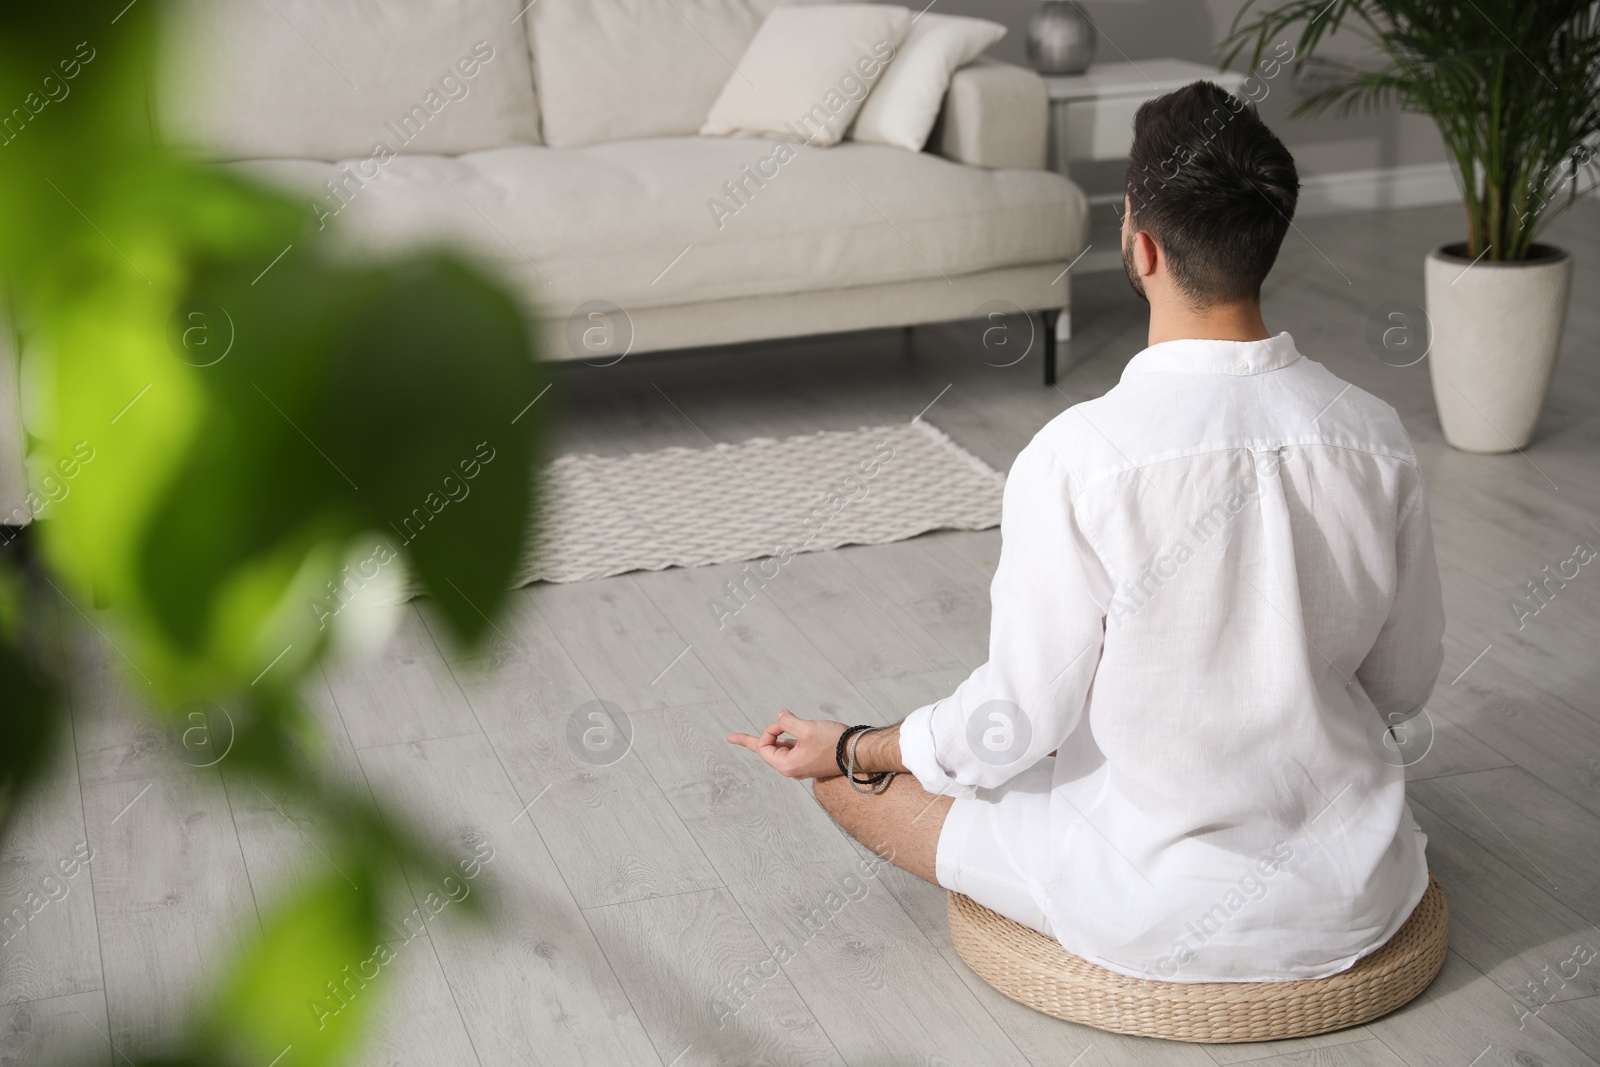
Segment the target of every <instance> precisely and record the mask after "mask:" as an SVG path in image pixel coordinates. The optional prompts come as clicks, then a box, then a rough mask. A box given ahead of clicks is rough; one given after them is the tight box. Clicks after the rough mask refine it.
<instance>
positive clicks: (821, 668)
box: [634, 566, 859, 721]
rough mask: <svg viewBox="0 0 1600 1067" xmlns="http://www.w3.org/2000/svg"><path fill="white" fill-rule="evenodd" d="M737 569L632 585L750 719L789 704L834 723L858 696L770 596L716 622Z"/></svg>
mask: <svg viewBox="0 0 1600 1067" xmlns="http://www.w3.org/2000/svg"><path fill="white" fill-rule="evenodd" d="M737 572H738V568H736V567H731V566H718V567H695V568H693V569H691V570H670V571H658V572H654V573H651V574H640V575H635V576H634V580H635V581H636V582H637V583H638V584H639V586H640V588H642V589H643V590H644V591H645V593H646V595H648V596H649V597H650V600H651V602H652V603H654V604H655V606H656V607H657V608H658V609H660V611H661V614H662V615H664V616H665V617H666V618H667V620H668V621H669V622H671V623H672V625H673V628H674V629H676V630H677V631H678V633H680V634H682V635H683V637H684V638H685V640H687V641H689V642H690V643H692V644H693V646H694V651H695V655H696V656H698V657H699V659H700V662H701V663H704V664H705V665H706V668H707V669H708V670H710V671H711V674H712V676H713V677H715V678H716V680H717V682H718V683H719V684H720V685H721V686H722V688H723V690H724V691H725V692H727V694H728V696H729V698H730V699H732V700H733V701H734V702H735V703H737V704H738V705H739V706H740V708H742V709H743V710H744V711H746V712H747V713H748V714H751V715H756V716H758V717H759V716H769V717H770V716H772V715H775V714H776V713H777V712H778V710H779V709H780V708H785V707H787V708H789V709H791V710H793V711H794V712H795V713H796V714H798V715H804V716H807V717H810V718H818V717H820V718H838V717H839V715H838V713H839V712H840V711H842V710H843V709H845V708H847V707H848V706H849V705H850V704H851V703H853V702H854V701H855V700H857V699H859V697H858V695H857V694H856V692H855V690H854V689H852V688H851V687H850V682H849V680H848V679H846V678H845V677H844V675H842V674H840V673H839V671H838V669H837V668H835V667H834V666H833V664H831V663H829V662H828V660H827V658H826V657H825V656H824V655H823V654H822V653H821V652H820V651H818V650H817V648H816V646H815V645H814V644H812V643H811V642H810V641H809V640H808V639H807V638H806V636H805V635H804V634H803V633H802V632H801V631H800V629H799V628H798V627H796V626H795V624H794V623H793V622H792V621H791V620H790V619H789V618H788V616H787V615H785V614H784V613H783V611H782V609H781V608H780V607H779V606H778V605H777V604H775V603H774V602H773V599H772V597H770V596H765V597H760V596H758V597H757V598H756V599H755V600H754V601H753V602H750V603H748V604H747V605H746V606H745V607H744V608H743V609H742V610H740V611H739V613H738V614H737V615H736V616H734V617H733V618H732V619H731V620H730V619H727V618H725V617H724V618H722V619H721V620H720V625H719V617H718V616H717V615H716V614H715V613H714V612H713V610H712V605H713V604H714V603H716V602H719V601H721V600H722V598H723V597H724V596H725V595H726V593H725V590H724V589H723V583H724V582H728V581H732V580H733V579H734V576H735V575H736V574H737ZM779 581H782V579H781V578H780V579H779ZM768 721H770V718H769V719H768Z"/></svg>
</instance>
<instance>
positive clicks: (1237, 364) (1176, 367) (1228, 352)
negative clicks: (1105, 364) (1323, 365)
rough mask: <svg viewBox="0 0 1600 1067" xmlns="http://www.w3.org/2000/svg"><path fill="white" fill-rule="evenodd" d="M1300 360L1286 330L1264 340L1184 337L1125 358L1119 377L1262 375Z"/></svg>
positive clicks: (1292, 340) (1298, 353) (1292, 339)
mask: <svg viewBox="0 0 1600 1067" xmlns="http://www.w3.org/2000/svg"><path fill="white" fill-rule="evenodd" d="M1298 359H1300V352H1299V350H1298V349H1296V348H1295V346H1294V338H1292V337H1290V336H1289V334H1288V333H1287V332H1285V333H1280V334H1278V335H1277V336H1275V337H1268V338H1267V339H1266V340H1264V341H1211V340H1202V339H1200V338H1186V339H1184V340H1181V341H1163V342H1161V343H1160V344H1157V345H1151V346H1150V347H1149V348H1146V349H1145V350H1144V351H1143V352H1140V353H1139V354H1138V355H1136V356H1134V357H1133V358H1132V359H1131V360H1129V361H1128V365H1127V367H1126V368H1125V369H1124V370H1123V372H1122V378H1123V380H1124V381H1126V380H1127V379H1128V378H1130V377H1132V376H1134V375H1139V374H1265V373H1266V372H1267V371H1273V370H1279V369H1280V368H1283V367H1287V366H1288V365H1289V364H1291V363H1294V362H1295V361H1297V360H1298Z"/></svg>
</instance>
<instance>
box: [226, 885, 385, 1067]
mask: <svg viewBox="0 0 1600 1067" xmlns="http://www.w3.org/2000/svg"><path fill="white" fill-rule="evenodd" d="M341 866H343V865H341ZM346 870H347V873H349V874H350V875H351V877H352V878H354V879H355V885H357V886H359V885H361V884H362V882H368V883H369V884H370V882H371V880H372V879H373V878H375V877H376V874H375V872H373V871H372V870H370V869H368V868H366V867H364V866H358V865H356V864H354V863H351V864H350V865H349V867H348V868H346ZM392 936H393V935H392V934H385V933H384V932H383V929H382V927H381V924H380V921H379V918H378V910H377V907H376V905H375V901H374V898H373V895H372V894H370V893H363V892H358V891H356V890H355V889H353V888H352V885H351V883H350V882H347V881H346V880H345V878H344V876H343V875H340V874H337V873H334V874H330V875H329V876H327V877H323V878H319V879H317V880H315V881H313V882H311V883H310V884H308V885H306V886H304V887H303V888H301V889H299V890H297V891H296V892H294V893H292V894H290V895H289V896H288V898H286V899H285V900H282V901H280V902H279V903H278V904H277V905H276V906H275V907H274V909H273V911H272V913H271V914H269V915H267V916H266V917H265V918H264V919H263V921H262V926H261V936H260V937H259V938H258V939H257V940H256V941H255V942H254V943H253V944H252V945H250V946H248V947H247V948H245V949H244V951H243V952H242V953H241V954H240V955H239V956H238V957H237V959H236V960H235V961H234V966H233V971H232V974H231V976H230V977H229V978H228V979H227V980H226V981H225V982H224V984H223V989H222V993H221V995H220V996H219V997H218V998H217V1001H216V1004H215V1006H214V1007H213V1009H212V1013H211V1017H210V1018H209V1020H208V1022H207V1023H206V1024H204V1025H203V1028H204V1029H206V1030H208V1031H210V1032H212V1033H213V1034H216V1035H226V1037H225V1038H224V1041H223V1050H224V1051H225V1052H228V1053H232V1054H233V1056H234V1057H235V1058H237V1059H239V1060H242V1061H251V1060H254V1061H255V1062H260V1063H267V1062H270V1061H272V1060H273V1059H274V1058H275V1057H277V1056H278V1055H279V1054H281V1053H282V1052H283V1051H284V1049H285V1048H286V1047H290V1046H292V1047H293V1050H294V1060H293V1062H294V1063H295V1064H297V1065H299V1067H317V1065H320V1064H329V1063H334V1062H337V1060H338V1058H339V1057H340V1056H341V1055H342V1054H343V1053H344V1052H346V1051H347V1050H349V1049H350V1048H351V1047H352V1045H353V1044H354V1042H355V1041H356V1040H357V1039H358V1038H359V1037H360V1036H361V1033H362V1030H363V1028H364V1027H365V1025H366V1024H367V1022H368V1020H369V1019H370V1017H371V1014H372V1009H373V1008H374V1006H375V1005H376V1004H377V1000H378V997H377V995H376V993H377V991H376V990H375V989H372V988H370V987H372V986H377V985H380V984H382V983H385V982H390V983H392V982H393V981H394V980H395V979H394V976H393V975H392V974H390V973H388V971H387V966H388V964H389V963H392V962H393V959H394V952H393V950H392V949H390V948H388V947H387V946H386V945H384V944H383V941H384V939H385V938H386V937H392Z"/></svg>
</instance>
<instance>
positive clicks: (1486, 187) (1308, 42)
mask: <svg viewBox="0 0 1600 1067" xmlns="http://www.w3.org/2000/svg"><path fill="white" fill-rule="evenodd" d="M1257 5H1258V0H1246V3H1245V5H1244V6H1243V7H1242V8H1241V9H1240V11H1239V13H1238V15H1237V16H1236V17H1235V18H1234V21H1233V25H1232V26H1231V27H1230V30H1229V33H1228V36H1227V38H1226V39H1224V41H1223V42H1222V48H1223V50H1224V51H1223V60H1222V62H1223V65H1224V66H1226V65H1228V64H1230V63H1232V62H1233V60H1234V59H1236V58H1237V57H1238V56H1239V55H1240V54H1241V53H1242V52H1243V51H1244V50H1245V49H1247V48H1249V49H1251V53H1250V54H1251V64H1252V65H1254V64H1255V63H1257V62H1259V61H1260V58H1261V56H1262V54H1263V52H1264V51H1265V50H1266V49H1267V48H1268V47H1269V45H1270V44H1271V43H1272V42H1275V41H1281V40H1285V39H1289V38H1293V37H1295V33H1294V31H1295V30H1296V29H1297V28H1298V37H1297V39H1296V44H1295V55H1296V58H1297V59H1299V60H1304V59H1306V58H1309V57H1310V56H1311V55H1313V54H1314V53H1315V52H1316V50H1317V48H1318V47H1319V46H1320V45H1321V44H1322V42H1323V41H1324V40H1326V39H1327V38H1329V37H1332V36H1333V35H1335V34H1337V33H1339V32H1341V31H1345V32H1348V33H1355V34H1359V35H1360V36H1361V37H1363V38H1365V39H1367V40H1369V41H1371V42H1372V43H1373V44H1374V45H1375V46H1376V47H1377V48H1378V49H1379V50H1380V51H1381V52H1382V53H1383V56H1384V59H1385V60H1386V65H1385V66H1384V67H1383V69H1381V70H1377V71H1357V72H1354V73H1351V74H1350V75H1349V76H1348V77H1345V78H1343V79H1341V80H1339V81H1337V82H1335V83H1334V84H1332V85H1330V86H1328V87H1326V88H1323V89H1320V90H1318V91H1316V92H1314V93H1312V94H1310V95H1309V96H1307V97H1306V98H1305V99H1304V100H1302V101H1301V102H1300V103H1299V104H1298V105H1297V106H1296V107H1295V109H1294V112H1293V114H1294V115H1296V116H1300V115H1307V114H1317V113H1320V112H1324V111H1327V110H1330V109H1336V111H1337V113H1338V114H1340V115H1348V114H1352V113H1355V112H1361V111H1371V110H1376V109H1380V108H1386V107H1399V108H1401V109H1402V110H1405V111H1411V112H1415V113H1417V114H1423V115H1427V116H1429V117H1430V118H1432V119H1433V121H1434V124H1435V125H1436V126H1438V128H1439V133H1440V135H1441V137H1443V139H1444V143H1445V147H1446V148H1447V150H1448V151H1449V153H1450V157H1451V160H1452V161H1453V162H1454V164H1455V166H1456V169H1457V171H1458V173H1459V176H1460V179H1461V183H1462V198H1463V200H1464V202H1465V207H1466V214H1467V251H1468V254H1469V255H1472V256H1477V255H1479V254H1485V255H1486V256H1487V258H1489V259H1506V260H1515V259H1524V258H1526V257H1527V256H1528V255H1529V253H1530V252H1531V251H1532V248H1533V245H1534V242H1535V240H1536V239H1537V237H1538V235H1539V233H1540V232H1541V231H1543V229H1544V228H1545V227H1546V226H1547V225H1549V223H1550V221H1551V220H1552V219H1553V218H1554V217H1555V216H1556V215H1557V214H1558V213H1559V212H1561V211H1562V210H1564V209H1566V208H1568V207H1571V206H1572V204H1574V203H1575V202H1576V201H1577V199H1578V198H1579V197H1580V196H1582V195H1584V194H1585V193H1587V192H1589V191H1590V190H1592V189H1593V188H1594V187H1595V184H1596V178H1597V177H1600V163H1597V161H1596V159H1595V156H1594V152H1595V147H1596V145H1597V144H1600V5H1596V4H1594V3H1593V2H1592V0H1537V2H1529V0H1290V2H1288V3H1282V4H1279V5H1278V6H1276V7H1273V8H1270V9H1267V10H1256V9H1257ZM1252 15H1253V16H1254V17H1253V18H1252V17H1251V16H1252ZM1247 18H1248V19H1249V21H1246V20H1247Z"/></svg>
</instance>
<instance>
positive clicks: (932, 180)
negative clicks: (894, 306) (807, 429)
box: [240, 137, 1086, 332]
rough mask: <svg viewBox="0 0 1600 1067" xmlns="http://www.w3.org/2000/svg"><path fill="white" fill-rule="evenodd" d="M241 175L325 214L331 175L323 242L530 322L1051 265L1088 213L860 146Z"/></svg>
mask: <svg viewBox="0 0 1600 1067" xmlns="http://www.w3.org/2000/svg"><path fill="white" fill-rule="evenodd" d="M240 166H242V167H244V168H245V169H246V170H248V171H249V172H250V173H253V174H256V175H258V176H261V177H263V178H265V179H268V180H271V181H275V182H278V183H287V184H289V185H292V186H295V187H298V188H300V189H303V190H305V191H306V193H307V194H308V195H310V196H312V197H318V194H319V193H320V194H321V196H320V197H319V198H318V199H317V200H316V203H317V204H319V205H321V206H320V208H319V209H318V210H319V211H321V212H329V211H331V207H332V206H333V204H334V202H333V201H332V200H331V198H330V197H329V195H328V194H327V191H326V189H327V187H326V185H325V183H327V182H330V181H340V180H342V181H343V182H344V185H343V188H344V190H345V197H346V201H347V203H346V206H345V207H344V208H343V209H342V211H340V212H339V214H338V215H337V217H334V218H332V219H330V220H329V222H328V227H329V230H330V231H332V232H333V233H334V235H335V236H334V237H333V238H331V239H336V240H338V241H339V242H340V243H341V244H350V243H353V244H354V245H355V246H356V247H360V248H371V249H390V248H394V247H398V246H404V245H409V244H414V243H417V242H432V241H446V242H449V243H453V244H457V245H461V244H465V245H466V246H468V247H469V248H470V249H472V250H473V251H475V252H477V253H478V254H479V255H481V256H483V257H487V258H488V259H490V260H493V261H495V262H497V263H499V264H500V265H502V266H503V267H505V268H506V269H508V270H509V271H510V272H512V273H513V274H514V275H516V276H518V277H520V278H522V279H525V280H526V282H527V286H528V288H529V289H530V290H531V292H532V295H533V297H534V299H535V300H536V301H537V302H538V303H539V306H540V311H541V313H543V314H545V315H563V316H564V315H566V314H568V313H569V312H570V311H571V310H572V309H573V308H574V307H576V306H577V305H579V304H581V303H584V302H586V301H590V300H608V301H611V302H613V303H615V304H617V305H619V306H621V307H622V308H624V309H627V308H643V307H655V306H668V305H673V304H681V303H688V302H703V301H708V300H717V299H728V298H738V297H747V296H762V295H769V294H774V293H788V292H797V291H808V290H825V289H841V288H848V287H851V286H859V285H872V284H877V283H890V282H903V281H912V280H918V279H934V280H937V279H940V278H953V277H955V276H958V275H962V274H970V273H974V272H977V271H983V270H988V269H991V268H996V267H1007V266H1017V265H1022V264H1033V263H1050V262H1057V261H1061V260H1065V259H1068V258H1070V257H1071V256H1073V255H1075V254H1076V253H1077V252H1078V250H1079V249H1080V248H1081V246H1082V241H1083V230H1084V222H1085V212H1086V208H1085V202H1084V198H1083V194H1082V193H1081V192H1080V191H1079V190H1078V188H1077V186H1075V185H1073V184H1072V183H1071V182H1070V181H1068V180H1067V179H1066V178H1064V177H1062V176H1061V175H1059V174H1054V173H1051V172H1048V171H1028V170H985V169H982V168H979V167H970V166H964V165H961V164H957V163H952V162H950V161H949V160H946V159H943V158H940V157H938V156H935V155H932V154H929V153H924V152H907V151H905V150H903V149H899V148H890V147H887V146H883V145H871V144H851V143H846V144H843V145H839V146H837V147H833V148H826V149H820V148H805V147H804V146H796V145H793V144H788V143H784V142H776V141H762V140H720V139H712V138H704V139H703V138H698V137H684V138H664V139H655V140H644V141H619V142H613V143H609V144H602V145H590V146H587V147H584V148H564V149H557V148H545V147H528V146H521V147H511V148H501V149H493V150H490V151H485V152H474V153H469V154H467V155H463V156H459V157H441V156H399V157H395V158H393V159H390V160H389V161H388V162H387V163H385V164H384V165H382V166H381V167H376V168H375V167H371V166H369V167H368V172H370V171H372V170H374V169H375V170H377V176H376V177H374V178H371V179H370V180H368V181H366V182H365V184H364V185H357V180H358V178H359V175H360V173H361V172H360V171H359V170H358V169H357V166H358V165H357V164H355V163H351V164H347V165H343V166H342V167H335V166H333V165H329V164H325V163H317V162H312V161H305V160H268V161H259V162H253V163H249V164H241V165H240ZM763 173H765V174H766V175H768V176H767V177H764V178H763V177H762V175H763ZM346 175H354V176H355V177H347V176H346ZM736 182H737V183H738V184H737V185H736V184H735V183H736ZM758 182H760V183H762V184H757V183H758ZM741 187H742V189H743V190H744V191H743V192H740V188H741ZM734 193H738V194H739V197H738V199H737V200H736V199H734V197H733V194H734ZM971 310H972V309H970V308H952V309H951V312H952V314H951V318H960V317H963V316H965V315H966V314H968V313H969V312H970V311H971ZM819 332H821V331H819Z"/></svg>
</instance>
